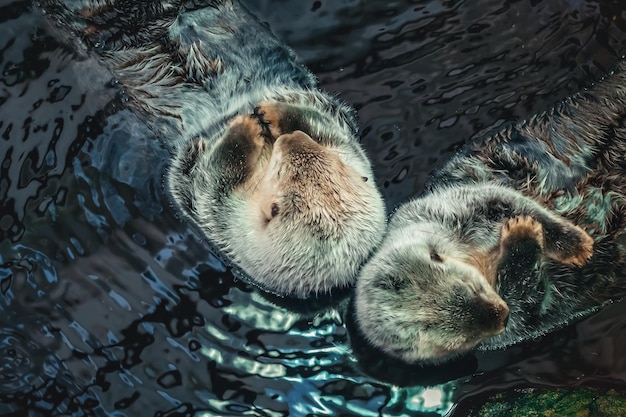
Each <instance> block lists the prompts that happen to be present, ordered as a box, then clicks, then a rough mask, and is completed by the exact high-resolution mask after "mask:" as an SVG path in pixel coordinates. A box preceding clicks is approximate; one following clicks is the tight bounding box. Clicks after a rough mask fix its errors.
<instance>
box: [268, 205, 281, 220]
mask: <svg viewBox="0 0 626 417" xmlns="http://www.w3.org/2000/svg"><path fill="white" fill-rule="evenodd" d="M279 212H280V209H279V208H278V204H276V203H273V204H272V211H271V213H270V214H271V216H272V218H274V217H276V216H278V213H279Z"/></svg>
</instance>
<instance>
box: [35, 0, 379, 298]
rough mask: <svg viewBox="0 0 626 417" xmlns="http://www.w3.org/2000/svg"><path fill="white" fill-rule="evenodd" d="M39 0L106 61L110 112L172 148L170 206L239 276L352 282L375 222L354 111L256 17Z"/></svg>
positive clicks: (108, 1) (374, 195)
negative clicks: (115, 97)
mask: <svg viewBox="0 0 626 417" xmlns="http://www.w3.org/2000/svg"><path fill="white" fill-rule="evenodd" d="M42 4H43V5H44V7H46V8H47V9H48V10H47V14H48V15H51V16H54V20H55V21H56V22H58V24H59V25H60V26H63V27H68V28H69V30H70V31H72V32H74V34H75V35H77V36H72V37H68V41H67V43H68V45H69V46H70V47H72V48H74V49H76V50H77V51H78V54H82V55H85V56H86V55H89V54H97V55H98V59H99V62H100V63H101V64H103V66H104V67H106V68H108V69H110V71H111V77H112V78H113V79H114V80H115V82H114V83H112V86H111V87H110V88H112V89H113V88H118V89H119V90H120V91H119V95H120V97H121V98H122V99H123V100H122V99H120V103H115V105H114V106H110V107H111V111H126V112H132V113H133V115H134V116H136V117H137V118H139V119H141V122H143V123H145V125H146V126H147V129H146V130H148V131H151V132H153V133H154V136H155V139H158V140H159V141H161V143H163V144H164V145H165V147H167V148H168V149H169V150H170V151H171V155H172V160H171V164H169V168H168V170H167V172H166V174H165V181H164V182H165V184H166V188H167V191H168V192H169V194H170V196H171V199H172V202H173V206H174V208H175V209H176V211H177V213H180V214H182V215H183V217H184V218H185V220H187V221H189V222H190V223H192V224H193V225H195V226H197V228H198V229H199V230H200V231H201V233H202V234H204V235H206V237H208V241H209V242H211V243H212V247H213V249H216V252H217V253H218V255H224V256H221V257H222V258H223V259H225V260H226V261H227V262H228V263H229V264H230V265H231V266H233V267H234V268H233V270H234V272H235V273H236V274H237V275H238V276H239V277H241V278H243V279H245V280H247V281H249V282H251V283H253V284H255V285H256V286H258V287H259V288H261V289H262V290H264V291H266V292H269V293H271V294H274V295H278V296H284V297H292V298H293V297H295V298H296V299H304V298H309V297H313V298H319V299H321V298H324V297H325V296H329V295H330V296H331V298H332V297H334V295H335V294H336V293H342V294H345V293H347V292H348V291H346V289H350V288H352V287H353V286H354V283H355V279H356V276H357V274H358V271H359V268H360V267H361V266H362V264H363V263H364V262H365V261H366V260H367V259H368V258H369V256H370V255H371V253H372V252H373V251H374V249H375V248H376V247H377V246H378V244H379V243H380V241H381V240H382V236H383V234H384V229H385V208H384V204H383V200H382V198H381V195H380V193H379V191H378V189H377V188H376V182H375V181H374V177H373V172H372V168H371V166H370V162H369V160H368V158H367V156H366V154H365V152H364V150H363V148H362V147H361V146H360V144H359V135H358V126H357V123H356V118H355V111H354V109H352V108H351V107H349V106H347V105H345V104H344V103H342V102H341V101H340V100H338V99H337V98H336V97H333V96H331V95H329V94H326V93H324V92H322V91H320V90H319V89H318V88H317V80H316V79H315V77H314V76H313V75H312V74H311V73H310V72H309V71H308V70H307V69H306V68H305V67H304V66H302V65H301V64H299V63H298V62H297V59H296V57H295V54H294V53H293V51H291V50H290V49H289V48H288V47H286V46H285V45H284V44H282V43H281V42H280V41H279V40H278V39H276V38H275V37H274V36H273V35H272V34H271V33H270V31H269V30H268V29H267V27H266V26H264V25H263V24H261V23H260V22H259V21H258V20H257V19H255V18H254V17H253V16H251V15H250V14H249V13H248V12H247V11H246V10H245V9H244V8H243V7H242V6H241V5H240V4H238V3H237V2H236V1H233V0H206V1H197V2H195V1H183V0H162V1H159V2H148V1H146V0H138V1H134V2H127V1H119V0H79V1H70V0H58V1H57V0H45V1H44V2H43V3H42ZM129 129H132V126H131V127H130V128H129ZM242 271H243V273H242Z"/></svg>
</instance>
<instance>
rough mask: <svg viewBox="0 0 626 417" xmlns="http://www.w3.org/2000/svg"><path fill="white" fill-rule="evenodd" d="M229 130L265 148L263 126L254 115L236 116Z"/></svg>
mask: <svg viewBox="0 0 626 417" xmlns="http://www.w3.org/2000/svg"><path fill="white" fill-rule="evenodd" d="M228 129H229V130H230V131H231V132H236V133H237V134H238V135H241V136H244V137H247V138H249V139H250V140H251V141H252V143H254V144H255V145H257V146H263V144H264V143H265V135H264V130H263V125H262V124H261V123H259V120H258V119H257V118H256V117H254V116H252V115H239V116H236V117H235V118H233V119H232V120H231V121H230V123H229V125H228Z"/></svg>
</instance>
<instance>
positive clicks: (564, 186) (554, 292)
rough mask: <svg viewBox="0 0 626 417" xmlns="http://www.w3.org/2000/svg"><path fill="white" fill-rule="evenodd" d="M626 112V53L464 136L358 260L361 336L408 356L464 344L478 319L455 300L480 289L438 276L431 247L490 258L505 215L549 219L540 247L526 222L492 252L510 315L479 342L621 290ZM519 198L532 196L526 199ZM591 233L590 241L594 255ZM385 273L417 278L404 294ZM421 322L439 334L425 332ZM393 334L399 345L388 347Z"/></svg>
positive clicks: (533, 333)
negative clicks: (368, 255)
mask: <svg viewBox="0 0 626 417" xmlns="http://www.w3.org/2000/svg"><path fill="white" fill-rule="evenodd" d="M625 118H626V74H625V73H624V64H621V65H620V67H619V68H618V70H617V71H616V72H615V73H614V74H612V75H611V76H610V77H608V78H607V79H605V80H602V81H601V82H598V83H596V84H595V85H593V86H592V87H591V88H589V89H588V90H585V91H583V92H581V93H579V94H577V95H575V96H573V97H570V98H568V99H566V100H564V101H563V102H561V103H559V104H558V105H557V106H555V107H554V108H553V109H552V110H551V111H549V112H545V113H541V114H538V115H536V116H534V117H533V118H531V119H530V120H528V121H526V122H523V123H519V124H517V125H515V126H511V127H509V128H507V129H505V130H503V131H501V132H499V133H498V134H496V135H495V136H493V137H491V138H488V139H486V140H480V141H477V142H476V143H473V144H471V145H468V146H466V147H465V149H463V150H462V151H461V152H459V153H458V154H457V155H456V156H454V157H453V158H452V159H451V160H450V161H448V162H447V163H446V164H445V165H444V166H443V167H442V168H440V169H439V170H437V171H436V172H435V173H434V174H433V175H432V177H431V180H430V182H429V184H428V187H427V191H426V192H425V193H424V195H423V196H421V197H419V198H417V199H415V200H413V201H410V202H408V203H406V204H404V205H403V206H401V207H400V208H399V209H398V210H397V211H396V212H395V213H394V214H393V215H392V218H391V220H390V224H389V232H388V234H387V236H386V238H385V240H384V241H383V244H382V245H381V247H380V249H379V251H378V252H377V253H376V254H375V255H374V256H373V258H372V260H371V261H370V262H368V264H367V265H366V266H365V267H364V268H363V272H362V274H361V276H360V278H359V284H358V287H357V291H356V294H355V301H354V303H353V304H354V306H355V308H354V312H353V314H354V317H355V322H356V324H357V327H358V328H359V329H358V330H359V331H360V332H361V333H362V335H363V336H364V338H365V340H367V341H368V343H370V344H372V345H373V346H374V347H375V348H377V349H378V350H379V351H383V352H386V353H387V354H389V355H391V356H393V357H396V358H401V359H404V360H405V361H407V362H419V361H426V362H428V361H437V360H440V359H442V358H443V360H446V358H447V357H453V356H455V355H456V354H458V353H460V352H463V351H464V350H466V349H464V348H463V346H461V344H460V343H459V341H458V339H459V337H460V336H458V334H463V333H464V332H468V331H471V330H472V328H471V326H468V325H467V323H472V321H471V320H470V319H468V317H471V315H472V311H471V309H470V308H467V307H466V308H463V307H459V302H458V299H459V298H456V297H454V296H453V295H452V294H456V293H461V294H463V293H465V294H469V293H470V290H472V291H474V292H475V291H476V290H475V288H477V285H478V284H477V283H476V282H474V281H471V280H470V281H468V282H466V283H461V282H460V280H459V274H458V271H454V272H453V273H448V274H444V275H441V276H440V277H439V278H436V279H433V277H434V275H433V272H432V270H431V269H432V266H430V265H429V263H428V261H429V259H428V258H427V256H426V255H425V254H427V253H428V251H429V249H428V248H432V247H435V248H436V249H437V250H441V251H443V254H442V257H444V258H445V254H446V252H447V253H450V255H449V256H452V257H459V256H460V257H462V258H463V257H465V258H466V259H467V261H466V263H467V264H469V265H472V266H473V267H475V266H476V265H480V264H481V262H476V261H473V259H476V256H477V255H478V256H479V259H482V260H484V259H489V257H484V256H482V255H481V254H484V253H485V251H488V248H490V247H491V248H494V247H498V236H500V235H501V232H502V223H501V220H498V217H502V218H511V217H512V216H515V215H516V214H525V215H529V216H531V217H532V218H533V219H535V220H537V221H538V222H539V223H540V224H541V225H542V226H543V230H542V232H543V234H544V235H545V247H544V246H542V245H541V239H539V238H537V239H533V238H528V236H529V235H528V234H527V235H526V238H521V237H522V236H519V237H520V238H519V239H513V240H512V243H511V244H509V245H507V246H506V248H505V250H504V252H502V253H501V256H498V257H493V258H492V259H493V261H492V262H491V264H490V268H488V269H495V270H496V271H497V274H496V279H495V280H494V282H493V285H494V288H495V290H496V291H497V292H498V295H499V296H500V297H501V298H502V299H503V300H504V301H505V302H506V304H507V305H508V307H509V320H508V324H507V326H506V329H505V330H504V332H502V333H500V334H497V335H491V336H490V337H486V338H484V340H482V341H480V343H479V344H478V346H477V348H478V349H483V350H484V349H498V348H502V347H505V346H509V345H511V344H514V343H518V342H520V341H524V340H529V339H533V338H536V337H538V336H540V335H542V334H545V333H546V332H549V331H552V330H554V329H556V328H559V327H561V326H563V325H566V324H568V323H571V322H572V321H574V320H575V319H577V318H579V317H583V316H584V315H587V314H589V313H590V312H592V311H594V310H596V309H597V308H599V307H600V306H601V305H602V304H603V303H605V302H607V301H608V300H611V299H618V298H621V297H622V296H623V295H624V294H625V291H624V289H625V287H626V285H625V281H624V276H625V273H626V269H625V266H626V263H625V255H626V248H625V247H624V243H625V242H626V240H625V238H624V226H625V223H624V221H625V216H624V215H625V214H626V207H625V205H624V201H625V198H624V197H625V193H626V177H625V176H624V168H626V158H625V155H626V136H625V134H626V130H625V126H624V120H625ZM509 197H510V198H509ZM498 199H501V200H502V199H504V200H509V202H512V204H508V203H507V204H504V205H500V208H497V207H498V206H499V204H496V205H495V206H494V205H493V204H491V206H492V207H496V209H495V210H493V209H490V208H489V206H490V204H486V203H487V202H488V201H490V200H491V201H497V200H498ZM520 202H521V203H523V204H522V206H524V205H526V206H527V208H526V209H523V210H521V211H520V206H519V203H520ZM528 204H530V205H528ZM533 206H534V207H533ZM529 207H530V208H531V210H530V211H529V210H528V208H529ZM502 209H504V210H502ZM546 220H550V221H549V223H551V225H548V227H546ZM559 225H560V226H559ZM563 225H565V227H563ZM574 225H576V226H574ZM582 230H584V231H585V233H582ZM586 235H589V236H591V237H592V238H593V241H594V242H593V254H592V256H591V257H590V258H589V254H590V253H589V249H590V243H591V242H590V241H588V238H586V237H585V236H586ZM576 236H578V238H576ZM572 237H574V239H573V240H572ZM550 241H552V244H551V243H550ZM570 242H574V245H571V244H570ZM585 242H586V243H585ZM437 245H438V246H437ZM568 245H569V248H568ZM551 246H552V247H551ZM584 247H586V248H587V249H586V250H585V249H584ZM555 250H556V252H555ZM559 251H563V252H562V253H561V254H560V255H559V253H558V252H559ZM416 252H417V253H418V254H416ZM568 253H570V255H571V256H568ZM555 255H556V256H555ZM407 268H408V269H409V271H403V270H405V269H407ZM469 269H471V268H469ZM469 269H468V270H469ZM390 276H392V277H395V278H394V279H395V284H394V285H395V287H396V288H397V287H400V288H403V286H404V287H408V288H410V289H411V290H410V291H407V292H406V293H405V294H402V293H401V292H398V290H397V289H394V286H392V287H389V286H385V284H384V282H385V280H386V279H387V280H388V279H389V278H386V277H390ZM485 281H486V282H487V280H486V279H485ZM417 283H419V285H418V284H417ZM481 285H482V284H481ZM459 288H461V289H462V290H459ZM479 288H481V290H482V286H479ZM460 299H461V300H468V299H469V296H467V295H461V296H460ZM455 300H456V301H455ZM368 311H372V312H373V311H375V312H376V313H375V314H373V313H368ZM424 317H428V318H429V320H426V319H424ZM424 327H427V329H426V330H429V331H432V332H434V336H432V337H431V338H430V339H428V338H424V337H423V336H422V335H423V333H424V332H426V330H425V329H424ZM432 329H435V330H432ZM455 331H456V332H458V334H457V335H455ZM421 336H422V337H421ZM420 337H421V339H420ZM433 340H435V342H436V345H438V346H441V345H443V346H449V347H450V349H449V352H448V353H449V355H445V354H444V355H440V354H434V353H432V344H433ZM394 344H395V345H396V348H395V351H394V349H390V348H389V347H390V346H392V345H394ZM459 346H460V349H459V348H458V347H459ZM403 349H404V350H403ZM429 349H430V351H429ZM398 352H399V353H398Z"/></svg>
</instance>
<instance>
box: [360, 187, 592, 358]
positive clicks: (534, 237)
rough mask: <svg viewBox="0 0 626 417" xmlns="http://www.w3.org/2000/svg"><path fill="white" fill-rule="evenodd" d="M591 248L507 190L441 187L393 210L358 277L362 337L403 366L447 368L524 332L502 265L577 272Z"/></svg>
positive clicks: (587, 240) (584, 237)
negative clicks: (541, 263)
mask: <svg viewBox="0 0 626 417" xmlns="http://www.w3.org/2000/svg"><path fill="white" fill-rule="evenodd" d="M592 251H593V240H592V239H591V237H590V236H589V235H588V234H587V233H586V232H584V231H583V230H582V229H580V228H579V227H577V226H575V225H573V224H572V223H570V222H569V221H567V220H565V219H563V218H561V217H560V216H557V215H555V214H553V213H551V212H550V211H548V210H546V209H544V208H543V207H541V206H540V205H539V204H537V203H535V202H534V201H533V200H531V199H529V198H526V197H524V196H523V195H521V194H519V193H517V192H515V191H513V190H510V189H508V188H505V187H499V186H495V185H489V184H482V185H471V186H454V187H449V188H444V189H442V190H438V191H437V192H434V193H432V194H429V195H427V196H425V197H423V198H420V199H416V200H414V201H411V202H409V203H407V204H405V205H403V206H401V207H400V209H399V210H398V211H397V212H396V213H394V215H393V217H392V219H391V221H390V224H389V232H388V234H387V236H386V237H385V240H384V242H383V244H382V245H381V247H380V249H379V250H378V252H377V253H376V254H375V255H374V256H373V257H372V259H371V260H370V261H369V262H368V263H367V264H366V265H365V267H364V268H363V270H362V272H361V274H360V277H359V281H358V284H357V289H356V293H355V295H354V297H355V299H354V311H353V312H352V314H354V321H355V323H356V326H357V328H358V329H357V331H358V332H359V333H360V335H362V336H363V338H364V339H365V340H366V341H367V342H368V343H369V344H371V345H372V346H373V347H374V348H376V349H379V350H381V351H383V352H384V353H386V354H388V355H390V356H392V357H395V358H398V359H401V360H403V361H405V362H408V363H415V362H433V363H437V362H441V361H445V360H447V359H450V358H452V357H454V356H456V355H458V354H459V353H462V352H465V351H467V350H469V349H471V348H473V347H474V346H476V345H477V344H479V343H480V342H483V341H484V340H486V339H488V338H490V337H493V336H496V335H499V334H501V333H503V332H504V331H505V329H510V328H511V327H513V328H515V327H517V326H518V325H520V323H518V322H517V321H518V313H519V311H518V309H517V306H516V305H514V306H513V307H511V308H512V311H510V308H509V305H507V303H506V301H505V300H503V298H502V296H501V295H500V294H499V287H500V282H499V279H498V278H499V277H498V273H499V269H500V267H501V265H502V264H503V263H508V264H511V263H512V262H518V263H520V264H525V263H529V264H530V265H526V266H525V267H524V268H527V269H528V268H532V267H534V266H535V264H536V260H538V259H541V258H544V257H545V258H549V259H552V260H554V261H556V262H559V263H561V264H563V265H567V266H569V267H574V268H577V267H580V266H582V265H584V264H585V263H586V262H587V261H588V259H589V258H590V257H591V255H592Z"/></svg>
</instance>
